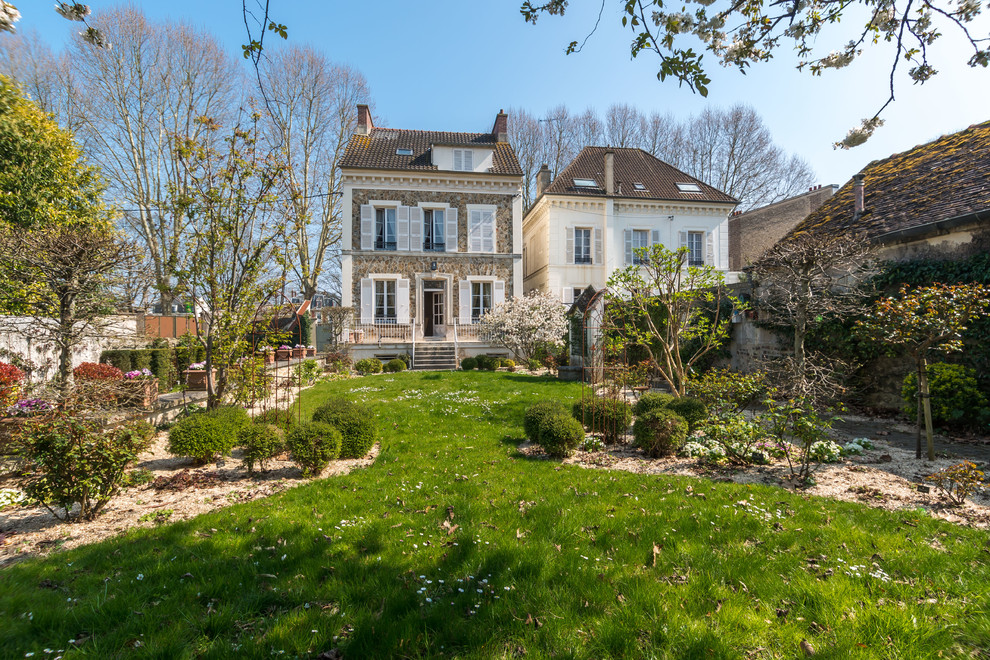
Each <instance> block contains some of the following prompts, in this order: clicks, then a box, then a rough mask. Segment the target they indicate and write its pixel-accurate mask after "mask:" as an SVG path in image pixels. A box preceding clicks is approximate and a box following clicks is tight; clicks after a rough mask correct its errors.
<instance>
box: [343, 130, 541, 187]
mask: <svg viewBox="0 0 990 660" xmlns="http://www.w3.org/2000/svg"><path fill="white" fill-rule="evenodd" d="M433 145H443V146H455V147H456V146H463V147H486V148H489V149H492V150H493V155H492V167H491V169H490V170H489V173H490V174H505V175H510V176H521V175H522V168H521V167H519V161H518V159H517V158H516V152H515V151H514V150H513V149H512V145H510V144H509V143H508V142H499V141H498V136H496V135H495V134H493V133H450V132H447V131H415V130H404V129H399V128H378V127H375V128H372V129H371V132H370V133H369V134H368V135H353V136H351V139H350V141H349V142H348V143H347V151H346V152H345V153H344V158H343V159H342V160H341V162H340V166H341V167H342V168H354V169H381V170H418V171H431V170H432V171H435V170H436V169H437V166H436V165H433V164H431V163H432V158H431V154H430V148H431V147H432V146H433ZM398 149H410V150H412V154H411V155H400V154H397V153H396V150H398Z"/></svg>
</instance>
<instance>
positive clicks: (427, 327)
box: [340, 105, 522, 368]
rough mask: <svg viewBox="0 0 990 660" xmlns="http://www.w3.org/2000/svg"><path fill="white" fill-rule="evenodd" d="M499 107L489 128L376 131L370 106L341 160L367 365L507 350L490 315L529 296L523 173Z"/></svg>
mask: <svg viewBox="0 0 990 660" xmlns="http://www.w3.org/2000/svg"><path fill="white" fill-rule="evenodd" d="M506 122H507V115H506V114H505V113H504V112H501V111H500V112H499V113H498V115H497V116H496V118H495V124H494V126H493V128H492V130H491V131H490V132H487V133H451V132H444V131H422V130H402V129H393V128H383V127H378V126H375V125H374V123H373V121H372V117H371V112H370V110H369V109H368V106H366V105H358V124H357V130H356V132H355V134H354V135H353V136H352V137H351V139H350V141H349V142H348V145H347V150H346V152H345V154H344V157H343V159H342V160H341V165H340V169H341V189H342V193H343V208H344V209H349V213H350V217H349V218H348V220H347V223H346V225H345V231H344V232H343V248H342V255H341V280H342V282H341V283H342V296H341V297H342V301H341V302H342V304H343V305H344V306H345V307H353V308H354V310H355V321H354V323H353V325H352V327H351V328H350V329H349V330H348V331H347V337H346V339H347V340H348V342H349V344H350V350H351V352H352V354H353V357H354V358H355V359H360V358H363V357H370V356H377V357H381V358H385V357H388V356H394V355H398V354H402V353H406V354H409V355H410V356H411V357H412V362H413V366H414V368H416V367H419V368H434V367H436V368H453V367H455V366H456V364H457V360H459V359H460V358H462V357H465V356H467V355H478V354H482V353H493V354H494V353H501V352H502V351H500V350H499V349H497V348H496V347H494V346H492V345H491V344H490V343H489V342H487V341H486V340H485V338H484V337H483V336H481V334H480V333H479V332H478V328H477V326H476V324H477V322H478V320H479V319H480V318H481V316H483V315H484V313H485V312H486V311H487V310H489V309H491V308H492V307H494V306H495V305H497V304H499V303H500V302H503V301H504V300H505V298H506V297H507V296H517V295H522V197H521V191H522V170H521V168H520V167H519V162H518V160H517V158H516V155H515V152H514V151H513V149H512V146H511V145H510V144H509V142H508V136H507V132H506Z"/></svg>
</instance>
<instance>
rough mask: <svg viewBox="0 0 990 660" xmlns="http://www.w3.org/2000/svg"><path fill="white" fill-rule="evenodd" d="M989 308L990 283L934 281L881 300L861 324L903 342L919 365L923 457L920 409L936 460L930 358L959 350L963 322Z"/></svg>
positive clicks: (871, 331) (887, 340) (884, 338)
mask: <svg viewBox="0 0 990 660" xmlns="http://www.w3.org/2000/svg"><path fill="white" fill-rule="evenodd" d="M988 309H990V287H987V286H985V285H982V284H956V285H948V284H934V285H932V286H925V287H918V288H916V289H913V290H912V289H909V288H908V287H906V286H905V287H902V288H901V292H900V296H899V297H896V298H881V299H880V300H878V301H877V302H876V305H875V306H874V308H873V314H872V316H871V318H869V319H867V320H866V321H860V322H859V323H858V325H859V327H860V328H862V330H864V331H865V332H867V333H868V334H870V335H872V336H873V337H874V338H875V339H877V340H878V341H882V342H884V343H887V344H894V345H898V346H903V347H904V348H905V349H907V352H908V354H909V355H911V357H913V358H914V360H915V364H916V366H917V369H918V407H919V408H920V410H919V415H918V446H917V457H918V458H921V418H922V415H921V414H920V413H921V412H922V411H923V412H924V419H925V436H926V438H927V440H928V460H930V461H934V460H935V444H934V442H933V440H932V409H931V400H930V396H931V393H930V390H929V388H928V374H927V368H928V356H929V354H930V353H933V352H936V351H942V352H950V351H961V350H962V348H963V341H962V333H963V332H964V331H965V330H966V327H967V325H968V324H969V323H970V322H971V321H973V320H974V319H976V318H978V317H979V316H981V315H984V314H986V313H987V310H988Z"/></svg>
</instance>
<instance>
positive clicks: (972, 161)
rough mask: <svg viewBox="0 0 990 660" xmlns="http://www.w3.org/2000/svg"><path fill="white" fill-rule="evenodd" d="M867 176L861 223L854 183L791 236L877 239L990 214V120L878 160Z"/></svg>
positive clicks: (863, 171)
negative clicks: (850, 233)
mask: <svg viewBox="0 0 990 660" xmlns="http://www.w3.org/2000/svg"><path fill="white" fill-rule="evenodd" d="M861 174H863V175H864V176H865V178H864V193H865V195H864V204H863V213H862V214H861V215H860V216H859V217H858V218H856V217H855V208H854V198H853V194H854V192H853V182H852V181H849V182H848V183H846V185H844V186H842V188H840V189H839V191H838V192H837V193H835V195H833V196H832V197H831V198H830V199H828V200H827V201H826V202H825V203H824V204H822V205H821V206H820V207H818V209H816V210H815V211H813V212H812V213H811V214H810V215H808V217H807V218H805V219H804V220H802V221H801V222H800V223H799V224H798V225H797V226H796V227H795V228H794V229H793V230H792V231H791V234H790V235H796V234H800V233H803V232H812V233H814V232H821V231H825V232H847V231H853V232H857V233H861V234H863V235H865V236H866V237H869V238H872V239H877V238H881V237H883V236H885V235H887V234H893V233H894V232H898V233H902V232H904V231H905V230H909V229H912V228H915V227H921V226H922V225H934V224H935V223H938V222H940V221H943V220H947V219H951V218H957V217H960V216H969V215H973V214H977V213H978V212H980V211H985V210H987V209H990V121H987V122H983V123H982V124H975V125H973V126H970V127H969V128H967V129H966V130H963V131H959V132H958V133H953V134H951V135H944V136H942V137H940V138H938V139H936V140H933V141H931V142H928V143H927V144H922V145H919V146H917V147H914V148H913V149H909V150H908V151H905V152H903V153H899V154H894V155H893V156H890V157H889V158H885V159H883V160H877V161H873V162H872V163H870V164H869V165H867V166H866V167H865V168H864V169H863V170H862V171H861ZM784 240H786V237H785V239H784ZM881 240H882V238H881Z"/></svg>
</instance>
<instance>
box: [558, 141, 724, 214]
mask: <svg viewBox="0 0 990 660" xmlns="http://www.w3.org/2000/svg"><path fill="white" fill-rule="evenodd" d="M607 151H612V152H614V153H615V161H614V167H615V180H616V186H615V196H616V197H628V198H632V199H662V200H674V201H679V202H680V201H684V202H723V203H728V204H736V203H738V200H737V199H735V198H733V197H731V196H729V195H726V194H725V193H724V192H722V191H721V190H718V189H716V188H713V187H711V186H710V185H708V184H707V183H705V182H703V181H699V180H698V179H695V178H694V177H693V176H688V175H687V174H685V173H684V172H681V171H680V170H678V169H677V168H675V167H672V166H670V165H668V164H667V163H665V162H663V161H662V160H660V159H658V158H656V157H654V156H652V155H650V154H648V153H647V152H645V151H643V150H642V149H618V148H611V147H585V148H584V149H582V150H581V153H579V154H578V155H577V158H575V159H574V160H573V161H571V164H570V165H568V166H567V167H565V168H564V169H563V170H562V171H561V172H560V174H558V175H557V178H556V179H554V180H553V181H552V182H551V183H550V185H549V186H548V187H547V189H546V191H545V192H546V193H547V194H551V195H581V196H583V197H601V196H603V195H604V194H605V152H607ZM574 179H594V180H595V183H596V184H597V187H595V188H591V187H587V188H584V187H577V186H575V185H574ZM619 183H621V184H622V194H619V185H618V184H619ZM636 183H642V184H643V187H644V188H646V190H636V189H635V187H634V184H636ZM678 183H694V184H697V186H698V187H699V188H701V191H702V192H700V193H686V192H681V191H680V190H678V188H677V184H678Z"/></svg>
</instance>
